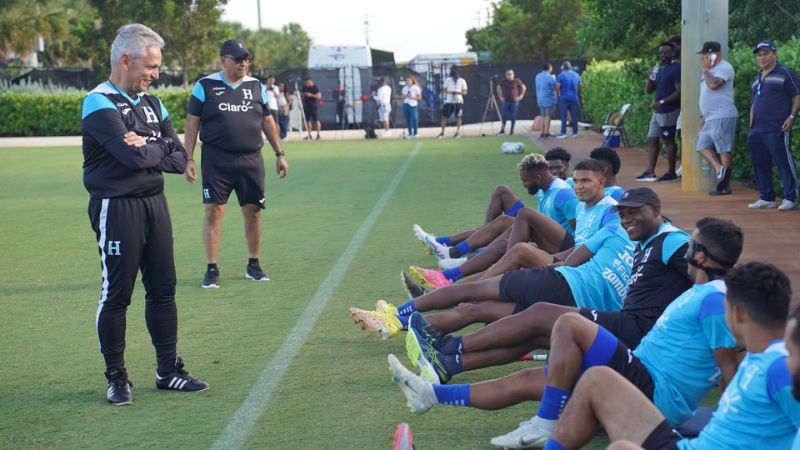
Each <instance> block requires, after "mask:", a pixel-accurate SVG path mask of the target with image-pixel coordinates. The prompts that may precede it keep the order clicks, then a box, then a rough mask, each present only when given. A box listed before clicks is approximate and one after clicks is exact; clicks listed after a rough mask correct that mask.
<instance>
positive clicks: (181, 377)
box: [156, 357, 209, 392]
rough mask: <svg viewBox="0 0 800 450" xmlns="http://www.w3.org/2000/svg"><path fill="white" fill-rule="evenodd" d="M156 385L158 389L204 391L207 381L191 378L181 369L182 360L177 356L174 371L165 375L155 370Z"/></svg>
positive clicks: (206, 387)
mask: <svg viewBox="0 0 800 450" xmlns="http://www.w3.org/2000/svg"><path fill="white" fill-rule="evenodd" d="M156 387H157V388H159V389H165V390H173V391H190V392H191V391H205V390H206V389H208V387H209V386H208V383H206V382H205V381H202V380H198V379H196V378H193V377H192V376H191V375H189V373H188V372H187V371H185V370H184V369H183V360H182V359H181V358H180V357H178V358H176V359H175V371H174V372H172V373H171V374H169V375H167V376H164V377H162V376H160V375H158V371H156Z"/></svg>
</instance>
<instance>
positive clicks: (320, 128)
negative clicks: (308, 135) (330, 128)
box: [316, 120, 322, 138]
mask: <svg viewBox="0 0 800 450" xmlns="http://www.w3.org/2000/svg"><path fill="white" fill-rule="evenodd" d="M316 125H317V138H319V132H320V131H321V130H322V123H321V122H320V121H319V120H318V121H317V122H316Z"/></svg>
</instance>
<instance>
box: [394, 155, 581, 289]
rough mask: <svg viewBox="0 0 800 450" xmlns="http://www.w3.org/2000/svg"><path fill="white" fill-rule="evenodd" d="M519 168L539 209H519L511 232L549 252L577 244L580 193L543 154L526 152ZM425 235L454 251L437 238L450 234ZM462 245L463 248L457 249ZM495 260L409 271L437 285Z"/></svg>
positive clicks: (430, 286)
mask: <svg viewBox="0 0 800 450" xmlns="http://www.w3.org/2000/svg"><path fill="white" fill-rule="evenodd" d="M519 171H520V179H521V180H522V184H523V186H525V188H526V189H527V191H528V193H529V194H531V195H536V197H537V199H538V211H537V210H533V209H531V208H528V207H523V208H521V209H519V211H518V212H517V213H516V216H515V217H514V219H513V222H512V224H513V225H512V228H511V232H510V233H511V236H514V237H515V239H517V240H522V239H524V242H532V243H534V244H535V245H536V246H537V247H538V248H539V249H541V250H542V251H543V252H546V253H548V254H556V253H559V252H565V251H567V250H570V251H571V250H572V248H573V247H574V246H575V240H574V238H573V236H574V234H575V226H576V222H575V209H576V207H577V205H578V197H577V196H576V195H575V192H574V191H573V190H572V188H570V187H569V186H567V184H566V182H565V181H564V180H562V179H560V178H555V177H553V176H552V175H550V172H548V168H547V161H545V159H544V157H543V156H542V155H539V154H530V155H527V156H526V157H525V158H523V160H522V162H520V163H519ZM417 227H418V226H417ZM415 229H416V228H415ZM423 233H424V232H423ZM423 239H424V240H426V242H432V244H431V245H432V246H434V247H435V248H437V249H438V250H436V252H437V253H440V254H444V252H445V251H449V252H450V253H452V251H453V250H452V249H453V247H448V249H449V250H445V249H444V247H443V244H440V243H438V242H437V241H440V242H446V239H448V238H433V237H432V236H430V235H428V236H425V235H424V234H423ZM471 240H472V238H469V239H467V240H465V241H462V242H461V243H459V244H458V245H457V246H456V249H457V253H459V254H462V252H468V251H471V250H472V249H473V248H474V247H473V244H472V242H475V241H471ZM459 246H461V247H463V248H461V249H460V250H458V247H459ZM566 256H567V254H563V257H566ZM495 261H497V258H491V259H487V258H485V257H482V256H477V257H474V258H471V259H470V260H468V261H466V262H465V263H464V264H463V265H461V266H460V267H453V268H450V269H446V270H430V269H423V268H421V267H418V266H411V267H410V268H409V273H410V275H411V276H412V277H414V278H415V279H416V280H417V282H418V283H421V284H422V286H423V287H424V288H427V289H434V288H437V287H442V286H447V285H448V284H451V283H452V282H455V281H457V280H460V279H461V278H463V277H465V276H468V275H472V274H474V273H478V272H480V271H483V270H486V268H487V267H489V266H490V265H491V264H492V263H493V262H495ZM550 262H552V258H550V259H548V261H547V263H550ZM542 265H543V264H542Z"/></svg>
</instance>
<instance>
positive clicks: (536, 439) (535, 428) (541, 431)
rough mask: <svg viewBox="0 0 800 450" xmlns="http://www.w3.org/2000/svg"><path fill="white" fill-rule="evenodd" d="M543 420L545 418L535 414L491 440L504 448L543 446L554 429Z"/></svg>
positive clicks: (495, 444) (493, 443)
mask: <svg viewBox="0 0 800 450" xmlns="http://www.w3.org/2000/svg"><path fill="white" fill-rule="evenodd" d="M541 422H543V419H540V418H539V417H538V416H533V418H532V419H530V420H526V421H525V422H520V423H519V426H518V427H517V429H515V430H514V431H511V432H508V433H506V434H504V435H502V436H497V437H494V438H492V440H491V441H490V442H491V443H492V445H494V446H497V447H502V448H542V447H544V444H545V443H547V440H548V439H550V435H551V434H553V431H552V430H551V429H550V427H548V426H547V425H544V424H542V423H541Z"/></svg>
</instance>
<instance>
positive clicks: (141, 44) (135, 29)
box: [111, 23, 164, 67]
mask: <svg viewBox="0 0 800 450" xmlns="http://www.w3.org/2000/svg"><path fill="white" fill-rule="evenodd" d="M153 45H155V46H157V47H158V48H159V49H161V48H163V47H164V39H162V38H161V36H159V35H158V33H156V32H155V31H153V30H152V29H150V28H149V27H146V26H144V25H142V24H140V23H131V24H128V25H125V26H123V27H121V28H120V29H119V30H117V37H116V38H115V39H114V42H113V43H112V44H111V67H114V66H116V65H117V64H119V60H120V59H121V58H122V55H123V54H128V55H129V56H130V57H131V58H141V57H142V56H144V54H145V51H146V50H147V47H150V46H153Z"/></svg>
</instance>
